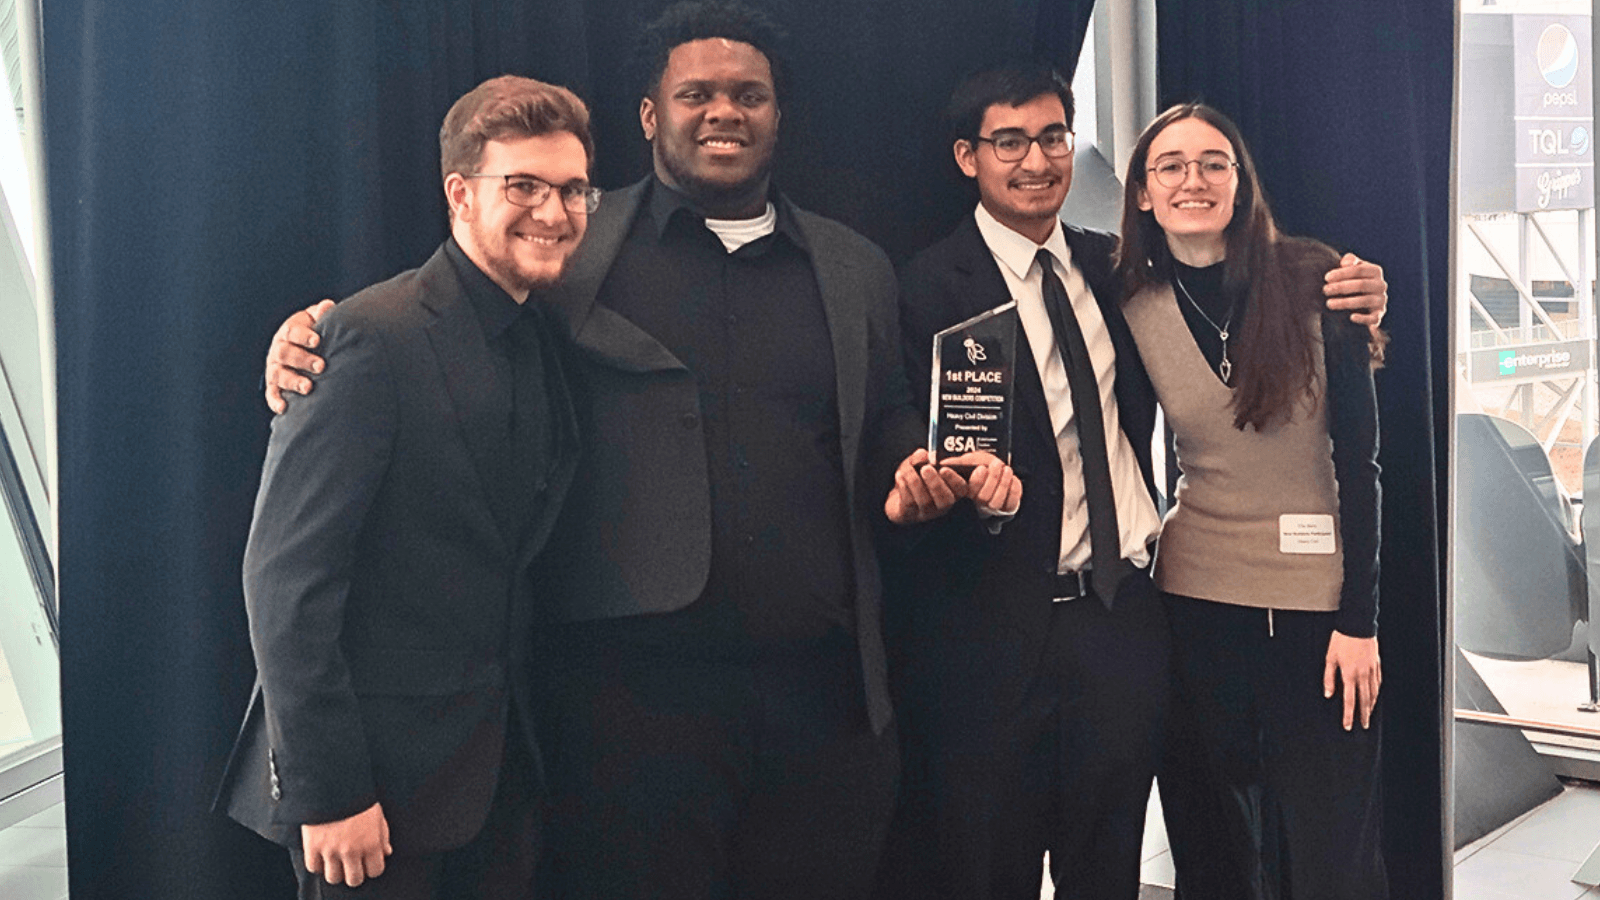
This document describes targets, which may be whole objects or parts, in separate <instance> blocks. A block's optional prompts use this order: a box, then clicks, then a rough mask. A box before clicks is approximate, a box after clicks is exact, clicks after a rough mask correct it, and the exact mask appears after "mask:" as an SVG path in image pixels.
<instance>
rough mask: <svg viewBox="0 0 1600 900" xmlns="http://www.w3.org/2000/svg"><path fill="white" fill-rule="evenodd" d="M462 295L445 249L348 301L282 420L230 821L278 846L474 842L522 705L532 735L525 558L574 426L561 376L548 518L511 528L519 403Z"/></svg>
mask: <svg viewBox="0 0 1600 900" xmlns="http://www.w3.org/2000/svg"><path fill="white" fill-rule="evenodd" d="M465 290H466V289H465V286H464V285H463V283H462V282H461V279H460V276H459V275H458V273H457V271H456V269H455V267H454V265H453V264H452V263H451V261H450V259H449V257H448V256H446V254H445V252H444V250H443V248H441V249H440V250H439V251H438V252H436V253H435V254H434V255H433V257H432V258H431V259H429V260H428V262H427V263H426V264H425V265H423V266H422V267H421V268H420V269H415V270H412V271H408V272H404V273H402V274H400V275H398V276H396V277H395V278H393V279H390V280H389V281H386V282H383V283H381V284H378V285H374V286H372V287H370V288H367V289H366V290H364V291H362V292H360V293H359V294H357V295H355V296H354V297H352V298H350V299H349V300H347V301H345V302H343V303H340V304H339V305H338V306H337V307H336V308H335V309H334V310H333V311H332V312H330V313H328V315H327V316H326V317H324V319H323V320H322V322H321V323H320V324H319V326H318V330H319V331H320V332H321V333H322V338H323V343H322V346H323V348H324V353H325V355H326V357H327V360H328V365H327V368H326V372H325V374H323V375H322V376H320V377H319V378H318V379H317V387H316V390H315V391H313V392H312V393H311V394H310V395H309V396H306V397H299V396H291V397H290V398H289V400H290V402H289V407H288V409H287V411H286V412H284V414H283V415H280V416H278V417H277V418H276V419H274V421H273V424H272V438H271V442H270V443H269V445H268V448H267V457H266V463H265V466H264V467H263V470H262V476H261V489H260V493H259V494H258V495H257V498H256V509H255V519H254V521H253V523H252V525H251V529H250V541H249V545H248V547H247V548H246V550H245V560H244V562H245V565H244V591H245V605H246V608H247V611H248V612H249V616H250V636H251V645H252V647H253V648H254V652H255V657H256V668H257V671H258V677H257V682H256V689H255V692H254V696H253V697H252V699H251V702H250V708H249V711H248V713H247V714H246V718H245V722H244V725H243V728H242V729H241V732H240V735H239V739H238V743H237V744H236V745H235V748H234V754H233V757H232V759H230V761H229V764H228V770H227V772H226V774H225V775H224V777H223V784H222V789H221V794H220V796H219V798H218V803H219V805H224V806H225V807H226V809H227V811H228V814H229V815H230V816H232V817H233V818H234V819H236V820H238V821H239V822H241V823H243V824H244V825H246V826H248V827H250V828H251V829H253V830H255V831H256V832H258V833H260V834H262V835H263V836H265V837H267V838H269V839H271V840H274V841H277V842H278V843H282V844H285V845H288V846H298V842H299V839H300V838H299V826H300V825H301V824H303V823H316V822H326V821H332V820H337V819H340V818H343V817H346V816H349V815H351V814H353V813H356V812H360V811H361V810H363V809H366V808H367V807H368V806H371V805H372V803H373V802H375V801H382V803H383V805H384V811H385V814H386V816H387V817H388V819H389V823H390V829H391V837H392V840H393V843H394V845H395V848H396V850H397V851H409V852H429V851H434V850H442V849H447V848H449V847H453V846H458V845H460V844H463V843H465V842H466V841H467V840H468V839H470V838H471V837H472V836H473V835H475V834H476V833H477V832H478V831H479V830H480V829H481V827H482V825H483V822H484V817H485V815H486V814H487V812H488V809H489V804H490V800H491V799H492V797H493V794H494V788H495V784H496V782H497V778H498V773H499V765H500V757H501V753H502V751H503V749H504V747H505V739H506V735H505V723H506V720H507V710H508V704H509V703H511V702H513V701H515V702H517V703H518V704H519V715H520V717H521V719H522V721H523V722H531V721H532V719H531V716H530V715H529V714H528V712H529V707H527V706H526V705H525V704H526V700H527V696H526V694H527V685H526V680H527V676H526V668H527V666H526V660H525V659H524V656H525V653H526V650H525V647H526V643H527V637H528V635H529V633H530V629H531V627H532V610H531V608H530V606H531V604H530V601H529V597H530V586H529V584H528V578H529V575H528V572H529V562H530V560H531V559H532V558H533V556H534V554H535V553H536V551H537V550H538V549H539V548H540V547H541V546H542V545H543V543H544V542H545V540H546V538H547V537H548V535H549V532H550V529H551V527H552V524H553V522H554V520H555V517H556V512H557V510H558V509H559V507H560V504H561V499H562V497H563V495H564V494H565V492H566V489H567V486H568V484H569V483H570V481H571V476H572V471H573V468H574V465H575V460H576V456H577V446H576V424H575V420H574V417H573V411H572V406H571V402H570V399H569V395H568V392H567V389H566V386H565V383H564V379H563V378H561V377H557V378H556V379H555V383H550V384H548V394H549V397H550V399H551V401H552V410H553V414H554V415H555V416H556V417H558V420H559V421H558V423H557V424H558V427H557V428H556V429H555V430H554V432H555V434H557V435H560V437H559V438H558V440H557V441H555V442H554V445H553V446H554V450H553V452H554V453H555V454H556V459H555V460H553V461H552V463H553V466H552V471H553V472H554V477H553V478H552V479H551V480H550V482H549V484H548V487H547V490H548V493H547V494H546V502H545V504H544V506H543V509H542V514H541V515H540V516H539V517H538V521H534V522H524V521H520V519H525V518H526V516H525V515H524V516H521V517H519V516H517V515H515V514H514V513H513V514H512V515H510V516H509V517H508V516H507V515H506V512H507V511H505V510H497V509H496V507H495V504H496V503H497V502H499V498H500V497H502V496H504V495H505V493H506V480H507V477H508V476H507V473H506V471H505V469H504V468H503V467H504V466H505V465H506V462H507V460H508V459H509V458H510V452H511V435H510V423H511V417H510V414H511V396H510V391H511V387H510V384H509V383H508V381H506V380H504V379H501V380H497V379H495V378H494V377H493V369H492V368H491V359H490V357H489V356H488V354H489V352H490V351H489V348H488V346H487V344H486V342H485V338H484V332H483V327H482V325H481V324H480V323H479V319H478V316H477V313H476V311H475V309H474V308H473V306H472V303H471V301H470V299H469V298H468V296H467V294H466V293H465ZM552 330H554V329H552ZM556 355H557V354H556V349H555V347H554V346H550V347H547V348H546V357H547V359H549V358H555V357H556ZM523 525H526V527H525V528H524V527H522V526H523ZM514 535H517V536H514ZM534 758H535V759H536V760H537V751H536V750H535V751H534Z"/></svg>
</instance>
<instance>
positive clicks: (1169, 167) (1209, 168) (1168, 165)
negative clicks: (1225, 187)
mask: <svg viewBox="0 0 1600 900" xmlns="http://www.w3.org/2000/svg"><path fill="white" fill-rule="evenodd" d="M1190 166H1198V167H1199V168H1200V177H1201V178H1203V179H1205V181H1206V183H1207V184H1227V183H1228V179H1229V178H1231V177H1233V170H1234V169H1237V168H1239V164H1238V163H1236V162H1234V161H1233V160H1231V159H1229V158H1228V157H1227V156H1225V155H1223V154H1221V153H1202V154H1200V158H1199V159H1180V158H1178V157H1176V156H1167V157H1163V158H1161V159H1158V160H1156V164H1155V165H1153V166H1151V167H1150V168H1148V169H1145V171H1146V172H1154V173H1156V181H1158V182H1160V183H1161V186H1162V187H1169V188H1175V187H1179V186H1181V185H1182V184H1183V180H1184V179H1185V178H1188V177H1189V167H1190Z"/></svg>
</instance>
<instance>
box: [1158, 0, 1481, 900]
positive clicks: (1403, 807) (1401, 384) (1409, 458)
mask: <svg viewBox="0 0 1600 900" xmlns="http://www.w3.org/2000/svg"><path fill="white" fill-rule="evenodd" d="M1157 9H1158V18H1157V22H1158V45H1159V47H1160V52H1159V56H1158V69H1159V90H1160V94H1161V101H1162V102H1161V104H1160V105H1161V107H1162V108H1165V106H1166V105H1168V104H1170V103H1176V102H1182V101H1189V100H1195V99H1198V100H1202V101H1204V102H1206V103H1209V104H1211V105H1212V106H1215V107H1217V108H1218V109H1220V110H1222V111H1223V112H1224V113H1226V114H1227V115H1228V116H1229V117H1230V118H1232V119H1233V120H1234V121H1235V122H1237V123H1238V124H1239V127H1240V129H1241V130H1242V131H1243V132H1244V134H1245V139H1246V141H1248V143H1249V145H1250V149H1251V152H1252V153H1253V154H1254V155H1255V157H1256V161H1257V164H1258V166H1259V168H1260V171H1261V177H1262V179H1263V181H1264V182H1265V185H1266V190H1267V194H1268V196H1269V197H1270V198H1271V200H1272V202H1273V207H1274V210H1275V212H1276V213H1277V215H1278V219H1279V221H1280V223H1281V224H1282V225H1283V226H1284V228H1285V230H1287V231H1289V232H1291V233H1296V234H1304V235H1309V236H1313V237H1318V238H1321V239H1323V240H1325V241H1328V242H1329V243H1331V244H1333V245H1334V246H1335V247H1338V248H1340V249H1342V250H1351V251H1354V252H1356V253H1358V254H1360V255H1361V256H1363V257H1365V258H1367V259H1371V260H1376V261H1378V262H1380V263H1382V264H1383V266H1384V270H1385V274H1386V277H1387V279H1388V281H1389V297H1390V307H1389V314H1388V316H1387V318H1385V320H1384V325H1385V327H1386V328H1387V329H1388V331H1389V332H1390V334H1391V335H1392V336H1393V340H1394V342H1393V344H1392V345H1391V346H1390V354H1389V363H1388V366H1387V368H1386V369H1384V370H1383V371H1382V372H1380V373H1379V375H1378V393H1379V406H1380V414H1381V417H1382V425H1383V448H1382V455H1381V463H1382V465H1383V488H1384V504H1383V529H1384V535H1383V550H1382V567H1383V574H1382V582H1381V585H1380V591H1381V597H1382V622H1381V626H1380V627H1381V630H1380V644H1381V649H1382V654H1383V663H1384V681H1383V704H1384V707H1385V709H1384V712H1383V715H1384V721H1383V728H1384V744H1383V754H1384V777H1385V786H1384V787H1385V791H1386V797H1385V807H1386V808H1385V825H1386V829H1387V831H1386V845H1387V846H1386V850H1387V853H1388V861H1389V871H1390V878H1391V884H1392V889H1393V893H1392V896H1395V897H1440V896H1443V885H1444V883H1445V878H1446V872H1445V869H1444V866H1445V862H1444V861H1445V859H1446V855H1445V852H1444V847H1443V843H1444V841H1443V837H1442V835H1443V834H1444V823H1445V820H1444V817H1443V810H1444V809H1445V795H1444V790H1445V785H1446V781H1445V779H1444V765H1445V763H1444V760H1445V752H1444V743H1443V735H1444V730H1443V729H1444V725H1445V720H1444V719H1443V684H1444V682H1443V673H1444V669H1443V660H1444V654H1443V637H1442V635H1443V617H1442V608H1443V598H1444V587H1443V584H1444V582H1443V570H1442V566H1443V561H1444V559H1445V553H1444V543H1443V542H1444V535H1445V529H1444V523H1445V522H1446V519H1445V517H1444V516H1445V509H1446V503H1447V500H1448V498H1447V497H1446V496H1445V493H1444V486H1445V485H1446V484H1447V483H1448V482H1447V480H1446V477H1445V476H1446V472H1447V468H1446V467H1447V463H1448V451H1449V446H1448V443H1447V441H1446V437H1447V435H1448V434H1449V430H1448V407H1447V404H1448V388H1449V385H1450V378H1449V364H1448V347H1447V344H1446V341H1447V340H1448V335H1449V333H1450V332H1449V327H1448V323H1449V293H1448V288H1449V264H1450V262H1449V261H1450V256H1449V233H1450V199H1449V190H1450V128H1451V105H1452V96H1453V95H1452V78H1453V59H1454V53H1455V26H1454V23H1455V5H1454V4H1453V3H1451V2H1449V0H1402V2H1398V3H1397V2H1393V0H1390V2H1373V0H1349V2H1339V3H1330V2H1286V3H1262V2H1259V0H1212V2H1208V3H1205V4H1195V3H1185V2H1182V0H1158V2H1157Z"/></svg>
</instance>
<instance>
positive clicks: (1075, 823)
mask: <svg viewBox="0 0 1600 900" xmlns="http://www.w3.org/2000/svg"><path fill="white" fill-rule="evenodd" d="M1040 602H1044V603H1048V602H1050V601H1049V600H1048V599H1044V598H1041V601H1040ZM1049 628H1050V631H1049V635H1048V637H1047V639H1046V641H1045V647H1044V652H1043V654H1042V656H1041V658H1040V659H1039V660H1038V663H1037V670H1036V675H1035V678H1034V681H1033V683H1032V684H1031V686H1030V688H1029V690H1028V693H1027V695H1026V697H1025V699H1024V700H1023V702H1022V704H1021V705H1020V707H1019V708H1018V709H1017V710H1015V711H1014V712H1013V713H1011V714H1008V715H1006V716H1004V717H1003V718H1002V719H1001V721H1000V724H999V725H998V726H993V727H984V728H981V729H974V730H972V731H969V732H957V731H955V730H954V729H947V730H945V731H944V732H943V733H939V734H921V733H919V734H917V735H916V736H915V737H914V738H908V741H912V742H913V743H908V747H907V753H906V765H907V781H906V785H905V790H904V791H903V792H902V799H901V804H900V808H899V810H898V811H897V817H896V827H895V835H894V836H893V838H892V843H893V846H892V848H891V850H890V853H889V856H888V857H887V858H886V860H885V865H884V871H883V873H882V875H881V878H880V888H879V896H880V898H895V900H911V898H917V900H926V898H948V900H1038V897H1039V890H1040V881H1041V875H1042V872H1043V864H1044V855H1045V853H1046V852H1048V853H1049V854H1050V877H1051V879H1052V881H1053V882H1054V884H1055V890H1056V896H1057V897H1059V898H1061V900H1136V898H1137V897H1138V896H1139V864H1140V848H1141V845H1142V842H1143V837H1144V823H1145V809H1146V805H1147V803H1148V801H1149V797H1150V784H1151V779H1152V777H1153V775H1154V773H1155V768H1156V764H1157V761H1158V758H1159V755H1160V748H1161V739H1160V734H1161V722H1162V715H1163V709H1164V706H1165V701H1166V698H1167V690H1168V671H1167V653H1168V648H1167V642H1168V632H1167V625H1166V620H1165V617H1164V615H1163V613H1162V608H1161V604H1160V602H1159V600H1158V598H1157V596H1156V592H1155V589H1154V588H1153V586H1152V585H1151V583H1150V579H1149V576H1148V575H1147V574H1146V573H1144V572H1142V571H1139V572H1135V573H1134V574H1132V575H1130V576H1128V577H1127V578H1126V579H1124V581H1123V585H1122V589H1121V590H1120V591H1119V593H1118V599H1117V603H1116V609H1115V611H1114V612H1112V611H1107V610H1106V608H1105V605H1104V604H1103V603H1101V602H1100V600H1099V599H1098V598H1097V597H1094V596H1089V597H1083V598H1079V599H1077V600H1072V601H1068V602H1063V603H1056V604H1054V605H1053V606H1052V608H1051V617H1050V625H1049ZM962 677H973V678H982V677H983V675H982V673H978V672H974V673H964V674H963V676H962Z"/></svg>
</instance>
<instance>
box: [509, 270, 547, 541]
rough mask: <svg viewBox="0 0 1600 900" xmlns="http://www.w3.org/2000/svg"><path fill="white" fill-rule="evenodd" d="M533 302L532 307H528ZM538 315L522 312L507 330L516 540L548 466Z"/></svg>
mask: <svg viewBox="0 0 1600 900" xmlns="http://www.w3.org/2000/svg"><path fill="white" fill-rule="evenodd" d="M530 302H532V301H530ZM538 315H539V314H538V312H537V311H536V310H533V309H523V310H522V311H521V313H519V314H518V315H517V319H516V321H515V322H513V323H512V324H511V327H510V328H509V329H507V330H506V334H507V337H509V338H510V339H511V491H512V497H513V500H514V503H513V505H512V519H511V521H512V522H513V523H514V525H513V528H512V535H513V537H520V536H521V531H522V529H523V528H524V527H525V526H526V523H528V522H531V521H533V519H534V517H535V516H534V514H535V513H536V512H537V510H536V508H535V507H536V505H537V504H538V503H539V501H540V496H541V495H542V494H543V493H544V490H545V487H546V478H547V475H548V468H549V464H550V457H551V453H550V439H551V435H550V408H549V407H550V402H549V397H548V396H547V395H546V393H545V383H544V353H543V349H542V348H541V346H540V339H539V326H540V323H539V319H538Z"/></svg>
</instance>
